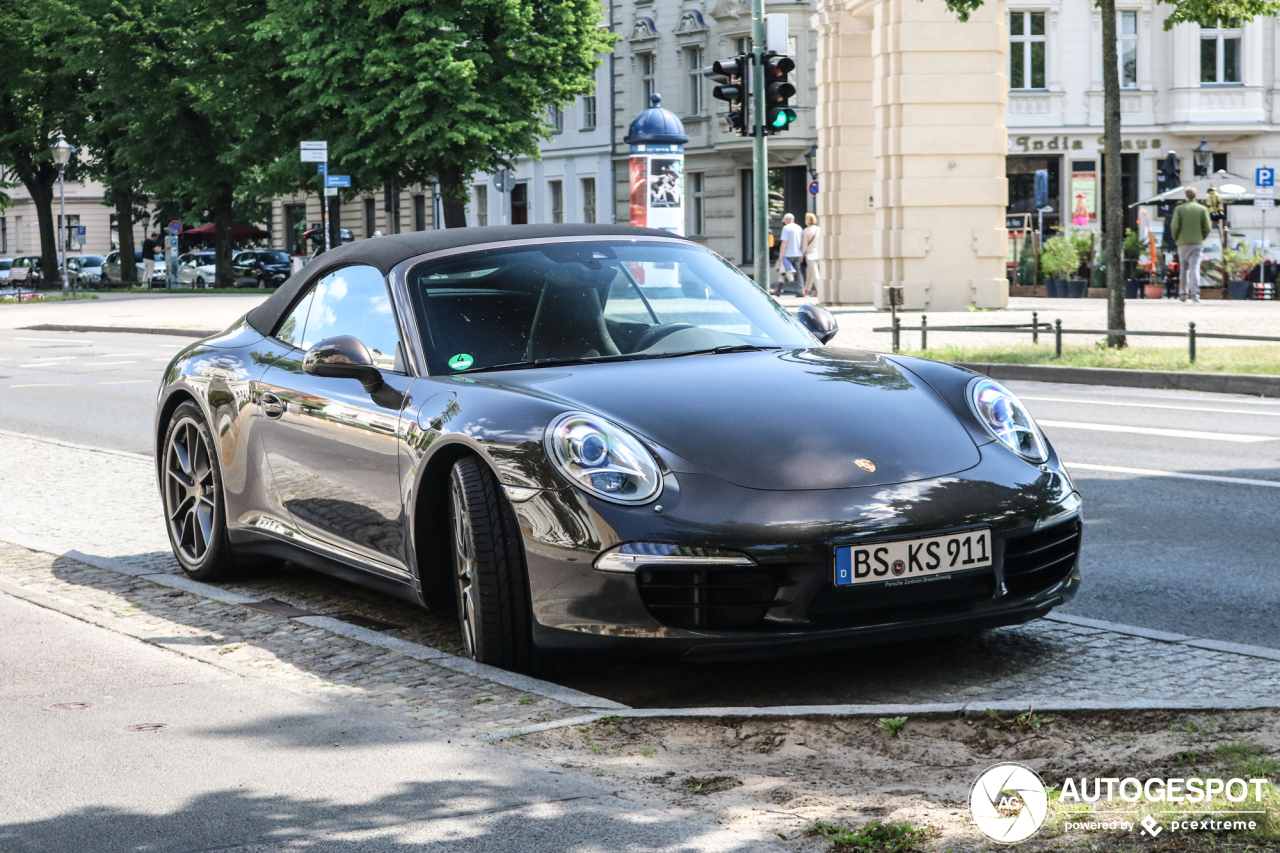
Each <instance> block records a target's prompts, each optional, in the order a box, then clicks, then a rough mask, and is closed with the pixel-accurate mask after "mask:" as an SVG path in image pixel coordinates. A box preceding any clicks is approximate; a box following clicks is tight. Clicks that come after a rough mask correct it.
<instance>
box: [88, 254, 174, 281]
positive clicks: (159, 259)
mask: <svg viewBox="0 0 1280 853" xmlns="http://www.w3.org/2000/svg"><path fill="white" fill-rule="evenodd" d="M133 259H134V265H135V267H136V268H137V270H138V284H139V285H143V284H145V285H146V286H147V287H155V286H156V285H160V286H161V287H163V286H164V285H165V284H166V283H167V282H168V280H169V276H168V275H167V273H166V271H165V265H164V255H163V254H160V255H157V256H156V263H155V269H154V270H152V272H151V281H150V282H143V280H142V278H143V273H144V272H145V269H146V267H144V266H143V261H142V250H141V249H134V250H133ZM102 283H103V284H121V283H122V279H121V278H120V251H119V250H118V249H117V250H116V251H114V252H111V253H110V254H108V255H107V257H106V258H105V259H104V260H103V262H102Z"/></svg>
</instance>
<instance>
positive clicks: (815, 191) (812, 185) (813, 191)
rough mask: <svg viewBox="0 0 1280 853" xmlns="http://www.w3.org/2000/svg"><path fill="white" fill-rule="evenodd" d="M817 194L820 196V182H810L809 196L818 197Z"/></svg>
mask: <svg viewBox="0 0 1280 853" xmlns="http://www.w3.org/2000/svg"><path fill="white" fill-rule="evenodd" d="M817 194H818V182H817V181H810V182H809V195H817Z"/></svg>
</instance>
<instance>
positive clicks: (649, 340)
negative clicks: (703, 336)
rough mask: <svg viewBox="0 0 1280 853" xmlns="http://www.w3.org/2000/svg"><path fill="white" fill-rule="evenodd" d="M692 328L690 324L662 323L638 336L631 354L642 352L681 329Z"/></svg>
mask: <svg viewBox="0 0 1280 853" xmlns="http://www.w3.org/2000/svg"><path fill="white" fill-rule="evenodd" d="M692 328H694V326H693V324H692V323H663V324H662V325H660V326H652V327H650V328H649V330H648V331H647V332H645V333H644V334H643V335H641V336H640V340H638V341H636V346H635V349H633V350H632V352H644V351H645V350H647V349H648V348H649V347H651V346H653V345H654V344H656V343H657V342H658V341H660V340H662V339H663V338H665V337H667V335H673V334H675V333H676V332H678V331H680V330H681V329H692Z"/></svg>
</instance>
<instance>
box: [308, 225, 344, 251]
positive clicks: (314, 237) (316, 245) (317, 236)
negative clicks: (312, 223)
mask: <svg viewBox="0 0 1280 853" xmlns="http://www.w3.org/2000/svg"><path fill="white" fill-rule="evenodd" d="M302 236H303V237H304V238H305V239H307V240H310V241H311V247H312V248H313V249H316V250H318V249H320V247H321V244H322V243H324V230H323V229H322V228H321V227H320V226H319V225H317V226H316V227H315V228H308V229H307V230H306V231H303V232H302ZM355 239H356V235H355V234H353V233H352V231H351V229H350V228H339V229H338V242H339V243H341V244H344V245H345V244H347V243H353V242H355Z"/></svg>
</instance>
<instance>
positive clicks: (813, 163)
mask: <svg viewBox="0 0 1280 853" xmlns="http://www.w3.org/2000/svg"><path fill="white" fill-rule="evenodd" d="M804 163H805V165H806V166H808V167H809V180H811V181H816V180H817V179H818V143H816V142H815V143H813V147H812V148H810V149H809V150H808V151H806V152H804Z"/></svg>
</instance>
